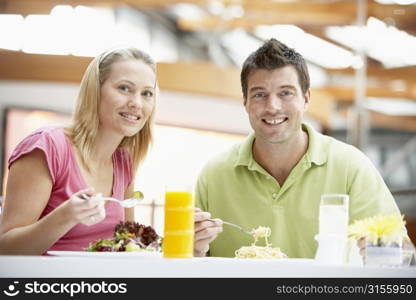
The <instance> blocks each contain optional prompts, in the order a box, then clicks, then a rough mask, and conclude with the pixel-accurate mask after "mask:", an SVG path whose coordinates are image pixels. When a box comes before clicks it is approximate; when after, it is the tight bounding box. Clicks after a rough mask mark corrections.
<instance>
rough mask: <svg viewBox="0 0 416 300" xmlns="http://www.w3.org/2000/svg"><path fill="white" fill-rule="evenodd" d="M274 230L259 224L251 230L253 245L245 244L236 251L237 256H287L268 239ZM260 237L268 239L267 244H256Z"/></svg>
mask: <svg viewBox="0 0 416 300" xmlns="http://www.w3.org/2000/svg"><path fill="white" fill-rule="evenodd" d="M271 233H272V230H271V229H270V227H264V226H259V227H257V228H256V229H253V230H252V231H251V235H252V236H253V239H254V242H253V244H251V246H243V247H241V248H240V249H238V250H236V251H235V257H236V258H287V255H286V254H284V253H283V252H282V251H280V249H279V248H272V247H271V244H270V243H269V241H268V237H269V236H270V235H271ZM259 238H264V239H265V240H266V246H256V243H257V241H258V239H259Z"/></svg>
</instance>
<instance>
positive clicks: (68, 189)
mask: <svg viewBox="0 0 416 300" xmlns="http://www.w3.org/2000/svg"><path fill="white" fill-rule="evenodd" d="M35 149H39V150H41V151H43V153H44V154H45V157H46V161H47V164H48V168H49V173H50V175H51V178H52V183H53V186H52V192H51V195H50V198H49V201H48V203H47V204H46V207H45V208H44V210H43V212H42V214H41V216H40V219H41V218H43V217H44V216H46V215H47V214H49V213H50V212H51V211H53V210H54V209H55V208H57V207H58V206H59V205H61V204H62V203H63V202H65V201H66V200H68V199H69V198H70V197H71V195H73V194H74V193H76V192H78V191H79V190H82V189H85V188H87V187H88V186H87V183H86V182H85V180H84V178H83V176H82V174H81V171H80V168H79V166H78V164H77V161H76V158H75V153H74V149H73V146H72V144H71V142H70V140H69V139H68V137H67V136H66V135H65V134H64V130H63V128H61V127H44V128H41V129H38V130H36V131H35V132H33V133H32V134H31V135H29V136H28V137H26V138H25V139H24V140H23V141H21V142H20V143H19V144H18V145H17V147H16V148H15V149H14V151H13V153H12V155H11V157H10V159H9V168H10V166H11V165H12V163H13V162H15V161H16V160H17V159H19V158H20V157H22V156H23V155H25V154H27V153H30V152H32V151H33V150H35ZM131 177H132V176H131V159H130V155H129V153H128V152H127V150H126V149H123V148H118V149H117V150H116V151H115V152H114V154H113V189H112V197H114V198H117V199H124V192H125V191H126V189H127V187H128V186H129V184H130V183H131V180H132V178H131ZM105 211H106V217H105V219H104V220H103V221H101V222H99V223H97V224H95V225H91V226H86V225H83V224H78V225H76V226H74V227H73V228H72V229H70V230H69V231H68V232H67V233H66V234H65V235H64V236H62V237H61V238H60V239H59V240H58V241H57V242H56V243H55V244H54V245H52V246H51V247H50V248H49V249H48V250H67V251H80V250H84V249H85V248H86V247H88V245H89V244H90V243H91V242H94V241H96V240H97V239H103V238H110V237H112V236H113V230H114V227H115V226H116V224H117V223H119V222H120V221H122V220H124V209H123V208H122V207H121V206H120V205H119V204H117V203H115V202H112V201H107V202H106V204H105ZM45 234H47V232H45Z"/></svg>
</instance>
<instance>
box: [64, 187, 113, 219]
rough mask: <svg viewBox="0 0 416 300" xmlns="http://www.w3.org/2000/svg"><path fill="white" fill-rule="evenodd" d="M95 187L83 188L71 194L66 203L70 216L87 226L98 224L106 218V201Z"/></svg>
mask: <svg viewBox="0 0 416 300" xmlns="http://www.w3.org/2000/svg"><path fill="white" fill-rule="evenodd" d="M101 196H102V195H101V194H94V189H93V188H88V189H84V190H81V191H79V192H77V193H75V194H73V195H72V196H71V198H69V200H67V201H66V202H65V203H64V205H65V206H66V211H67V215H68V217H69V218H70V219H71V220H72V221H74V222H75V223H77V224H78V223H81V224H84V225H87V226H91V225H94V224H97V223H99V222H101V221H102V220H104V218H105V207H104V204H105V201H104V200H102V199H101Z"/></svg>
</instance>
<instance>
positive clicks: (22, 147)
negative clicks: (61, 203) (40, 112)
mask: <svg viewBox="0 0 416 300" xmlns="http://www.w3.org/2000/svg"><path fill="white" fill-rule="evenodd" d="M34 150H41V151H42V152H43V153H44V154H45V158H46V162H47V164H48V169H49V173H50V175H51V178H52V182H53V183H55V181H56V178H57V174H58V173H59V161H60V159H59V157H58V154H59V153H58V151H57V148H56V145H55V142H54V140H53V138H52V136H51V135H50V134H49V133H48V132H46V131H37V132H35V133H32V134H31V135H29V136H27V137H26V138H24V139H23V140H22V141H21V142H20V143H19V144H18V145H17V146H16V148H15V149H14V150H13V152H12V154H11V156H10V158H9V161H8V168H9V169H10V167H11V165H12V164H13V163H14V162H15V161H16V160H18V159H19V158H21V157H22V156H24V155H26V154H29V153H31V152H33V151H34Z"/></svg>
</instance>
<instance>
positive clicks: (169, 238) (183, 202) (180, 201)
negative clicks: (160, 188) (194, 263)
mask: <svg viewBox="0 0 416 300" xmlns="http://www.w3.org/2000/svg"><path fill="white" fill-rule="evenodd" d="M193 249H194V203H193V199H192V193H191V192H185V191H180V192H176V191H175V192H174V191H172V192H171V191H167V192H166V194H165V234H164V238H163V256H164V257H168V258H185V257H192V256H193Z"/></svg>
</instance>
